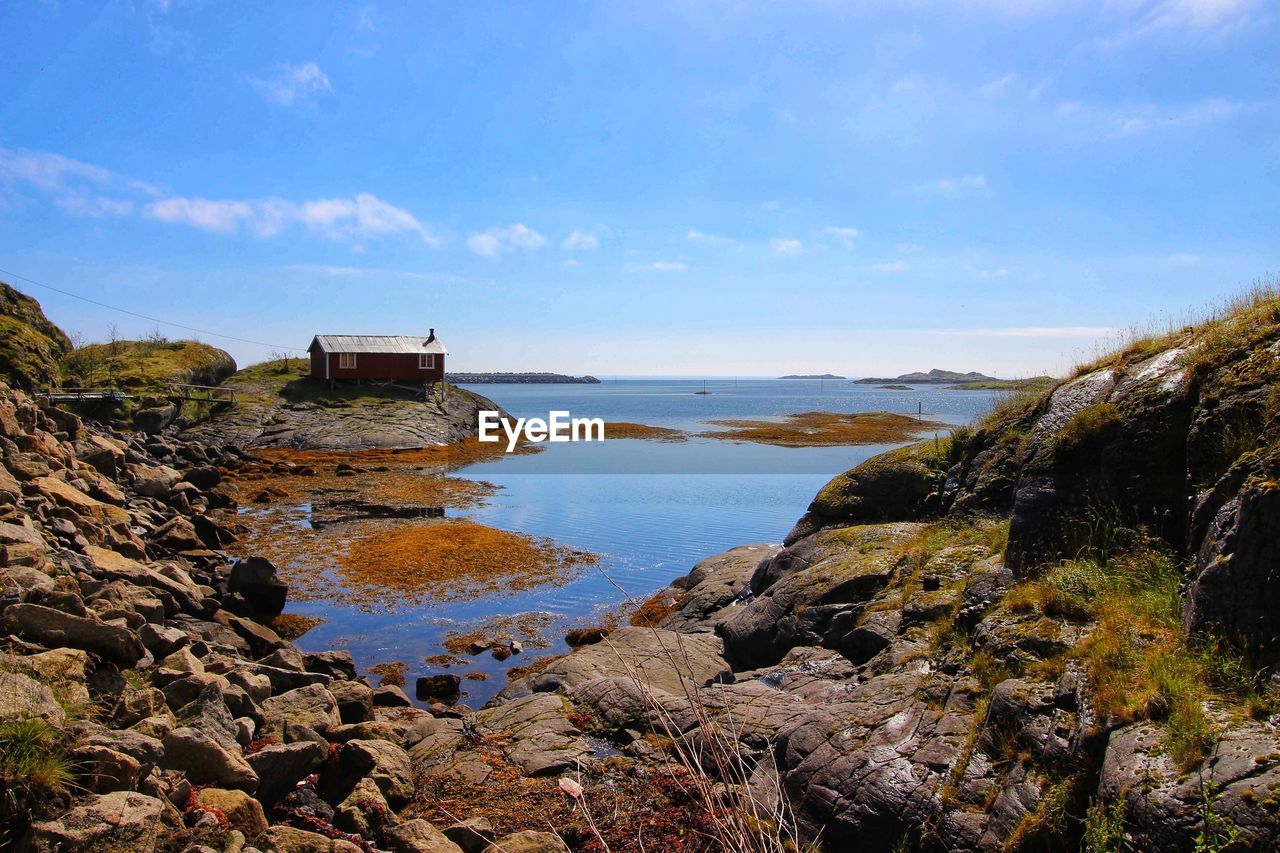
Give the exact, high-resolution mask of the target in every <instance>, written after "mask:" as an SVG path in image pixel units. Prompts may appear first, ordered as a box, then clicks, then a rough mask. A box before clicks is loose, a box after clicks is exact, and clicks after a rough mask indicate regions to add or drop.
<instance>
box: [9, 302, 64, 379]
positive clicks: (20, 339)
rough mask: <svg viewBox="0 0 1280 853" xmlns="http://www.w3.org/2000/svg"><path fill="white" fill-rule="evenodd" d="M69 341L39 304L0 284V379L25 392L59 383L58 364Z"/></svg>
mask: <svg viewBox="0 0 1280 853" xmlns="http://www.w3.org/2000/svg"><path fill="white" fill-rule="evenodd" d="M70 350H71V341H70V339H69V338H67V336H66V334H65V333H64V332H63V331H62V330H61V329H59V328H58V327H57V326H55V325H54V324H53V323H51V322H49V318H47V317H45V316H44V312H43V311H41V310H40V303H39V302H37V301H36V300H34V299H32V298H31V297H30V296H27V295H26V294H25V293H21V292H19V291H17V290H14V289H13V288H12V287H10V286H9V285H7V284H5V283H4V282H0V376H2V377H4V378H5V380H6V381H7V382H8V383H9V384H10V385H13V386H14V387H17V388H22V389H23V390H26V391H32V390H37V389H40V388H47V387H49V386H51V385H54V384H56V383H57V381H58V363H59V362H60V361H61V359H62V357H63V356H64V355H65V354H66V353H68V352H70Z"/></svg>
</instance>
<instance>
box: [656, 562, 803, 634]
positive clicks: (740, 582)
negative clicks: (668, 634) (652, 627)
mask: <svg viewBox="0 0 1280 853" xmlns="http://www.w3.org/2000/svg"><path fill="white" fill-rule="evenodd" d="M778 550H779V548H778V546H776V545H742V546H739V547H737V548H734V549H732V550H730V551H726V552H724V553H723V554H716V555H715V556H713V557H707V558H706V559H705V560H703V561H701V562H700V563H698V564H697V565H696V566H694V567H693V570H692V571H690V572H689V574H688V575H686V576H685V577H684V578H683V579H682V580H681V581H680V582H679V584H680V587H681V589H680V595H679V598H678V601H677V603H676V609H675V612H673V613H671V614H669V615H668V616H666V617H665V618H663V620H662V621H661V622H660V623H659V625H660V626H661V627H663V628H666V629H668V630H670V631H680V632H682V633H692V632H693V631H694V630H698V629H703V628H707V627H710V626H712V625H714V624H715V623H716V622H717V621H719V620H720V619H721V618H722V617H723V616H724V615H725V612H724V611H725V608H727V607H729V606H730V605H731V604H734V603H735V602H738V601H739V600H741V599H743V598H745V597H747V596H748V595H749V593H750V583H751V578H752V576H753V575H754V574H755V571H756V568H757V567H758V566H759V565H760V563H761V562H762V561H764V560H767V559H770V558H771V557H774V556H775V555H776V554H777V553H778Z"/></svg>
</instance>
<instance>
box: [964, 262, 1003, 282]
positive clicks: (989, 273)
mask: <svg viewBox="0 0 1280 853" xmlns="http://www.w3.org/2000/svg"><path fill="white" fill-rule="evenodd" d="M964 271H965V272H967V273H970V274H972V275H973V276H975V277H977V278H979V279H981V280H983V281H987V280H989V279H993V278H1004V277H1005V276H1007V275H1008V274H1009V271H1008V270H1007V269H1005V268H1004V267H997V268H996V269H990V270H984V269H979V268H978V267H975V266H972V265H970V264H965V267H964Z"/></svg>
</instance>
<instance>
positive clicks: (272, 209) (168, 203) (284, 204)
mask: <svg viewBox="0 0 1280 853" xmlns="http://www.w3.org/2000/svg"><path fill="white" fill-rule="evenodd" d="M144 213H145V214H146V215H147V216H148V217H149V218H151V219H155V220H157V221H160V222H167V223H170V224H176V225H188V226H190V227H192V228H198V229H200V230H202V231H213V232H215V233H221V234H231V233H235V232H238V231H240V230H242V229H243V230H245V231H248V232H249V233H250V234H253V235H254V236H256V237H274V236H275V235H277V234H279V233H280V232H282V231H284V230H285V229H287V228H289V227H291V226H294V225H299V226H302V227H303V228H306V229H307V230H308V231H311V232H312V233H315V234H318V235H320V236H322V237H325V238H327V239H331V240H346V241H352V242H359V241H363V240H368V239H378V238H383V237H392V236H400V235H415V236H417V237H419V238H420V239H421V240H422V242H424V243H426V244H427V245H429V246H433V247H437V248H438V247H439V246H441V245H443V241H442V240H441V239H440V238H439V237H437V236H436V235H434V234H433V233H431V231H429V230H428V229H427V227H426V226H424V225H423V224H422V223H421V222H419V221H418V220H417V219H416V218H415V217H414V216H413V214H411V213H409V212H408V211H407V210H402V209H401V208H398V207H396V206H394V205H391V204H388V203H387V202H385V201H382V200H381V199H379V198H378V197H376V196H374V195H371V194H369V193H360V194H358V195H356V196H354V197H353V198H325V199H312V200H309V201H303V202H301V203H298V202H291V201H287V200H285V199H280V198H264V199H251V200H226V199H221V200H220V199H206V198H186V197H182V196H175V197H172V198H164V199H160V200H158V201H154V202H152V203H150V204H148V205H147V206H146V207H145V208H144Z"/></svg>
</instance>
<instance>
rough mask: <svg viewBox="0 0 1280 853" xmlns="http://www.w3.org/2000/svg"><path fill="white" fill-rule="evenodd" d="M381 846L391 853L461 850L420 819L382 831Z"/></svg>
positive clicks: (443, 852)
mask: <svg viewBox="0 0 1280 853" xmlns="http://www.w3.org/2000/svg"><path fill="white" fill-rule="evenodd" d="M382 843H383V845H384V846H385V847H386V848H387V849H388V850H390V851H391V853H462V848H461V847H459V846H458V845H457V844H454V843H453V842H452V841H450V840H449V839H448V837H446V836H445V834H444V833H443V832H441V831H440V830H438V829H436V828H435V827H434V826H432V825H431V824H430V823H429V822H428V821H425V820H423V819H422V818H417V819H416V820H407V821H405V822H404V823H402V824H400V825H398V826H393V827H391V828H390V829H387V830H384V831H383V833H382Z"/></svg>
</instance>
